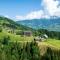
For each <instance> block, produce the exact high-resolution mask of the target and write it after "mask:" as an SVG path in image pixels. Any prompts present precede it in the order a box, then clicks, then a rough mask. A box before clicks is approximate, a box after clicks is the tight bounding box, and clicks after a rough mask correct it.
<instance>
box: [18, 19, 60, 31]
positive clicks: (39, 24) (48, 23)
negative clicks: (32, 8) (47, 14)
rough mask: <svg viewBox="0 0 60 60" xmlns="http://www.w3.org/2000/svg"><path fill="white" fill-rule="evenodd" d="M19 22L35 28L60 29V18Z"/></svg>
mask: <svg viewBox="0 0 60 60" xmlns="http://www.w3.org/2000/svg"><path fill="white" fill-rule="evenodd" d="M17 23H18V24H22V25H24V26H27V27H30V28H33V29H47V30H49V31H60V18H50V19H32V20H22V21H17Z"/></svg>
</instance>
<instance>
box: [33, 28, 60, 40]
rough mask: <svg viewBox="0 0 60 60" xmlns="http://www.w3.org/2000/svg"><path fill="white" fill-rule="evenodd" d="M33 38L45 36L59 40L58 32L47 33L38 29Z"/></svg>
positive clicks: (59, 34) (59, 33)
mask: <svg viewBox="0 0 60 60" xmlns="http://www.w3.org/2000/svg"><path fill="white" fill-rule="evenodd" d="M34 34H35V36H40V35H41V34H47V35H48V37H49V38H55V39H59V40H60V32H57V31H48V30H45V29H38V30H37V31H35V32H34Z"/></svg>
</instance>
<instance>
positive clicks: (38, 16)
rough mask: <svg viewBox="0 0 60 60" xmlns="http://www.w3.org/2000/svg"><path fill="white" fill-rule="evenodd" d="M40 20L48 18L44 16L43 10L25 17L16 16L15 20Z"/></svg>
mask: <svg viewBox="0 0 60 60" xmlns="http://www.w3.org/2000/svg"><path fill="white" fill-rule="evenodd" d="M40 18H49V16H48V15H45V14H44V11H43V10H39V11H34V12H31V13H29V14H27V15H26V16H20V15H17V16H16V19H18V20H26V19H29V20H30V19H40Z"/></svg>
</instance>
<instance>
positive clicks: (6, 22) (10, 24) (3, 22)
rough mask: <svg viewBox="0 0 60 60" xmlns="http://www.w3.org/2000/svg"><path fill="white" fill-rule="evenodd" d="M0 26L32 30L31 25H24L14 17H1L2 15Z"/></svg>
mask: <svg viewBox="0 0 60 60" xmlns="http://www.w3.org/2000/svg"><path fill="white" fill-rule="evenodd" d="M0 27H2V28H3V29H4V28H7V29H8V28H9V29H18V30H32V29H31V28H29V27H26V26H23V25H21V24H17V23H16V22H15V21H13V20H12V19H9V18H6V17H1V16H0Z"/></svg>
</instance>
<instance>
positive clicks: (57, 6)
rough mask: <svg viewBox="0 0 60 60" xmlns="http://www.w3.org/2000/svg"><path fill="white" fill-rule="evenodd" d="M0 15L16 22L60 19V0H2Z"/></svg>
mask: <svg viewBox="0 0 60 60" xmlns="http://www.w3.org/2000/svg"><path fill="white" fill-rule="evenodd" d="M0 15H1V16H5V17H8V18H11V19H14V20H26V19H29V20H30V19H40V18H50V17H51V16H58V17H60V0H0Z"/></svg>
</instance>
